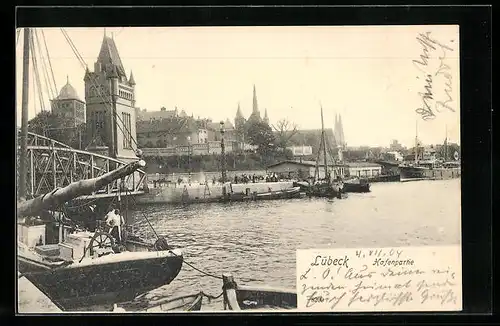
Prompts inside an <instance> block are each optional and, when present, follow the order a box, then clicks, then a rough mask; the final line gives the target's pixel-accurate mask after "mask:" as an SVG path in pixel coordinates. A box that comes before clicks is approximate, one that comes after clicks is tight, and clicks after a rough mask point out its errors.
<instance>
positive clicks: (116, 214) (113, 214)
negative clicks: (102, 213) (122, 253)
mask: <svg viewBox="0 0 500 326" xmlns="http://www.w3.org/2000/svg"><path fill="white" fill-rule="evenodd" d="M105 221H106V224H107V225H108V226H109V231H108V233H109V234H112V233H111V232H113V229H114V228H115V227H117V230H118V242H121V241H122V228H121V226H122V225H123V224H125V221H124V220H123V217H122V216H121V215H120V210H118V209H112V210H111V211H110V212H109V213H108V214H106V218H105Z"/></svg>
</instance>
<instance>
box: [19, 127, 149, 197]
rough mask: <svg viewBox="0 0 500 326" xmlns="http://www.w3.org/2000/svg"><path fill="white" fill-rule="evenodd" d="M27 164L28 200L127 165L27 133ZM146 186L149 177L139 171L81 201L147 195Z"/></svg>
mask: <svg viewBox="0 0 500 326" xmlns="http://www.w3.org/2000/svg"><path fill="white" fill-rule="evenodd" d="M19 150H20V147H19V146H18V151H19ZM18 153H19V152H18ZM19 160H20V156H19V155H17V159H16V161H17V168H16V172H17V173H16V175H17V180H18V181H17V182H19ZM26 160H27V162H26V163H27V177H26V181H27V185H26V189H27V194H26V197H27V199H30V198H34V197H37V196H40V195H43V194H45V193H48V192H50V191H52V190H54V189H55V188H59V187H65V186H67V185H69V184H70V183H72V182H74V181H78V180H82V179H90V178H95V177H98V176H101V175H103V174H105V173H107V172H109V171H112V170H114V169H116V168H118V167H120V166H123V165H125V164H126V163H125V162H122V161H119V160H116V159H113V158H110V157H107V156H104V155H99V154H95V153H91V152H87V151H83V150H78V149H74V148H72V147H70V146H68V145H66V144H64V143H61V142H58V141H56V140H54V139H50V138H47V137H44V136H41V135H38V134H35V133H28V148H27V156H26ZM146 182H147V181H146V173H145V172H144V171H142V170H137V171H136V172H135V173H133V174H131V175H129V176H127V177H126V178H125V179H124V180H115V181H114V182H113V183H111V184H109V185H107V186H106V187H103V188H102V189H99V190H97V191H95V192H94V193H92V194H91V195H85V196H82V197H83V198H85V199H94V198H106V197H113V196H117V194H118V193H119V192H120V193H121V194H123V195H124V194H125V192H127V194H131V195H140V194H143V193H144V186H145V183H146ZM82 197H80V199H82Z"/></svg>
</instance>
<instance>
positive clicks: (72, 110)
mask: <svg viewBox="0 0 500 326" xmlns="http://www.w3.org/2000/svg"><path fill="white" fill-rule="evenodd" d="M50 104H51V108H52V112H53V113H55V114H57V115H61V116H64V117H65V118H67V119H66V121H67V122H68V125H67V126H64V127H76V126H78V125H80V124H82V123H85V102H84V101H82V100H81V99H80V97H79V96H78V94H77V92H76V90H75V88H74V87H73V86H71V84H70V83H69V78H68V77H66V85H64V86H63V87H62V88H61V91H60V92H59V95H58V96H57V97H56V98H55V99H53V100H51V103H50Z"/></svg>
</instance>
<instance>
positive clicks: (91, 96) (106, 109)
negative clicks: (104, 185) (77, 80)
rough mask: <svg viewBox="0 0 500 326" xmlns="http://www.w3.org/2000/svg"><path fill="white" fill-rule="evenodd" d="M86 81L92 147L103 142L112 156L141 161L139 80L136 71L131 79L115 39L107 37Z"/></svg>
mask: <svg viewBox="0 0 500 326" xmlns="http://www.w3.org/2000/svg"><path fill="white" fill-rule="evenodd" d="M84 81H85V100H86V103H87V109H86V115H87V134H88V137H89V139H90V144H91V146H90V147H89V148H90V149H91V148H92V144H93V143H94V141H97V142H99V141H102V143H104V145H105V146H107V147H108V151H109V156H110V157H113V158H117V159H120V160H123V161H128V160H134V159H137V157H136V154H135V153H136V149H137V145H136V144H135V143H136V138H137V135H136V109H135V80H134V76H133V74H132V72H131V73H130V77H128V78H127V75H126V73H125V69H124V66H123V64H122V61H121V59H120V55H119V53H118V49H117V47H116V44H115V41H114V40H113V39H112V38H110V37H107V36H106V35H104V38H103V40H102V44H101V50H100V52H99V56H98V58H97V61H96V62H95V63H94V71H93V72H90V71H89V70H88V68H87V70H86V72H85V77H84ZM97 145H102V144H97Z"/></svg>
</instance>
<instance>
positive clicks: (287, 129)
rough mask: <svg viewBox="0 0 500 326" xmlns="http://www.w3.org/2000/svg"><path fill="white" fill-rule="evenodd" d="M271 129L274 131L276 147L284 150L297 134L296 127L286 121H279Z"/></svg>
mask: <svg viewBox="0 0 500 326" xmlns="http://www.w3.org/2000/svg"><path fill="white" fill-rule="evenodd" d="M273 129H274V130H275V131H276V138H277V139H276V141H277V144H276V145H277V146H278V147H280V148H282V149H283V150H285V149H286V148H287V147H288V144H289V143H290V140H291V139H292V138H293V136H295V135H296V134H297V132H298V129H297V125H296V124H294V123H291V122H290V121H289V120H287V119H281V120H279V121H278V122H277V123H276V125H273Z"/></svg>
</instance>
